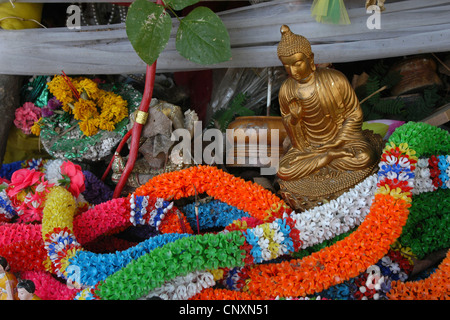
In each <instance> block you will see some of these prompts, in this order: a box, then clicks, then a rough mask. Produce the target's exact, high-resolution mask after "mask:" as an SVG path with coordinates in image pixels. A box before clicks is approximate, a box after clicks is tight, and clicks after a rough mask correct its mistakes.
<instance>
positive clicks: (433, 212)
mask: <svg viewBox="0 0 450 320" xmlns="http://www.w3.org/2000/svg"><path fill="white" fill-rule="evenodd" d="M449 195H450V190H449V189H444V188H442V189H438V190H436V191H435V192H428V193H423V194H420V195H416V196H415V197H414V198H413V199H414V205H413V206H412V207H411V210H410V217H409V218H408V221H407V223H406V225H405V227H404V228H403V232H402V235H401V236H400V238H399V242H400V244H402V246H404V247H410V248H411V250H412V252H413V253H414V255H415V256H416V257H417V258H418V259H420V260H421V259H423V258H424V257H425V256H426V255H427V254H430V253H432V252H434V251H437V250H439V249H444V248H448V247H449V246H450V237H449V234H448V230H450V219H449V217H450V203H449V199H450V197H449Z"/></svg>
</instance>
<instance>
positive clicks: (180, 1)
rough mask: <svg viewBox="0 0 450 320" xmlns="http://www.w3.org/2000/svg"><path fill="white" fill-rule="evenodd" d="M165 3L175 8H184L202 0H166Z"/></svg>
mask: <svg viewBox="0 0 450 320" xmlns="http://www.w3.org/2000/svg"><path fill="white" fill-rule="evenodd" d="M164 2H165V4H166V5H167V6H169V7H171V8H172V9H175V10H183V9H184V8H186V7H189V6H191V5H193V4H196V3H197V2H200V0H164Z"/></svg>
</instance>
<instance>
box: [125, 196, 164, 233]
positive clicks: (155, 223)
mask: <svg viewBox="0 0 450 320" xmlns="http://www.w3.org/2000/svg"><path fill="white" fill-rule="evenodd" d="M148 205H149V196H136V195H134V194H132V195H131V196H130V208H131V212H130V221H131V223H132V224H133V225H134V226H136V225H138V224H140V225H144V224H148V225H150V226H152V227H155V228H156V229H159V226H160V225H161V221H162V220H163V219H164V217H165V216H166V214H167V212H169V211H170V210H171V209H172V208H173V202H170V203H169V202H168V201H165V200H164V199H162V198H157V199H156V201H155V203H154V209H153V210H151V211H150V212H148V211H147V207H148Z"/></svg>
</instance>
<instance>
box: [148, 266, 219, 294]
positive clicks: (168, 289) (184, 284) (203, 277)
mask: <svg viewBox="0 0 450 320" xmlns="http://www.w3.org/2000/svg"><path fill="white" fill-rule="evenodd" d="M215 283H216V282H215V281H214V276H213V275H212V273H210V272H207V271H196V272H191V273H188V274H187V275H186V276H178V277H176V278H175V279H173V280H171V281H167V282H166V283H164V285H162V286H161V287H159V288H157V289H154V290H152V291H150V292H149V293H148V294H147V295H146V296H145V297H142V298H140V299H139V300H146V299H150V298H152V297H155V296H156V297H159V298H161V299H163V300H187V299H189V298H191V297H193V296H195V295H196V294H197V293H199V292H201V291H202V290H203V289H206V288H210V287H212V286H214V285H215Z"/></svg>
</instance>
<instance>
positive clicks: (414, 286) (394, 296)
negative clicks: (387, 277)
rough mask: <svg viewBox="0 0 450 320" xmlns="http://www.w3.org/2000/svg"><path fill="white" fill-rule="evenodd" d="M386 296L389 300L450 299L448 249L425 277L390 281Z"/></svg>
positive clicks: (449, 256)
mask: <svg viewBox="0 0 450 320" xmlns="http://www.w3.org/2000/svg"><path fill="white" fill-rule="evenodd" d="M387 296H388V298H389V299H391V300H450V250H449V251H448V252H447V256H446V257H445V258H444V260H443V261H442V262H441V264H440V265H439V267H438V269H437V270H436V271H435V272H434V273H433V274H431V275H430V276H429V277H428V278H427V279H424V280H420V281H409V282H400V281H395V282H392V284H391V290H390V291H389V292H388V293H387Z"/></svg>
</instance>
